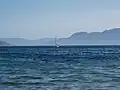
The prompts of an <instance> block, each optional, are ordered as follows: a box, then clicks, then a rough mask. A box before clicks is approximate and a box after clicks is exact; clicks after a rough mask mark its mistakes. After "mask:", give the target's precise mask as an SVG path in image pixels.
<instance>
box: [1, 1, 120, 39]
mask: <svg viewBox="0 0 120 90" xmlns="http://www.w3.org/2000/svg"><path fill="white" fill-rule="evenodd" d="M119 4H120V0H0V38H26V39H39V38H53V37H55V36H58V37H68V36H70V35H71V34H73V33H75V32H81V31H84V32H100V31H103V30H105V29H110V28H116V27H117V28H118V27H120V5H119Z"/></svg>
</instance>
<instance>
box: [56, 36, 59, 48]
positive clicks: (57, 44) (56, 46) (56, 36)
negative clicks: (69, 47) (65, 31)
mask: <svg viewBox="0 0 120 90" xmlns="http://www.w3.org/2000/svg"><path fill="white" fill-rule="evenodd" d="M55 46H56V47H59V45H58V44H57V36H55Z"/></svg>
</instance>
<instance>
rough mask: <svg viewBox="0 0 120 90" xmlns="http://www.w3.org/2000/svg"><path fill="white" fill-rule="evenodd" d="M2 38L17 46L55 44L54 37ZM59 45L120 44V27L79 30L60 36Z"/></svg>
mask: <svg viewBox="0 0 120 90" xmlns="http://www.w3.org/2000/svg"><path fill="white" fill-rule="evenodd" d="M0 40H2V41H5V42H7V43H10V44H12V45H16V46H33V45H54V41H55V39H54V38H43V39H37V40H27V39H23V38H0ZM57 43H58V44H59V45H120V28H113V29H109V30H105V31H103V32H91V33H87V32H77V33H74V34H72V35H71V36H70V37H67V38H59V39H58V40H57Z"/></svg>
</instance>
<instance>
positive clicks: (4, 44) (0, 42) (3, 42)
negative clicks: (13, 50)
mask: <svg viewBox="0 0 120 90" xmlns="http://www.w3.org/2000/svg"><path fill="white" fill-rule="evenodd" d="M9 45H10V44H9V43H7V42H5V41H0V46H9Z"/></svg>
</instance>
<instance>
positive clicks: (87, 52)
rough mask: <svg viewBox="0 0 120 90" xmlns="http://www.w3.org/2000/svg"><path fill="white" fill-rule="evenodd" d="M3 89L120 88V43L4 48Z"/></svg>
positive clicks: (1, 65) (0, 68)
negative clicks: (116, 44) (112, 44)
mask: <svg viewBox="0 0 120 90" xmlns="http://www.w3.org/2000/svg"><path fill="white" fill-rule="evenodd" d="M0 90H120V46H77V47H75V46H73V47H70V46H69V47H67V46H66V47H59V48H55V47H0Z"/></svg>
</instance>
